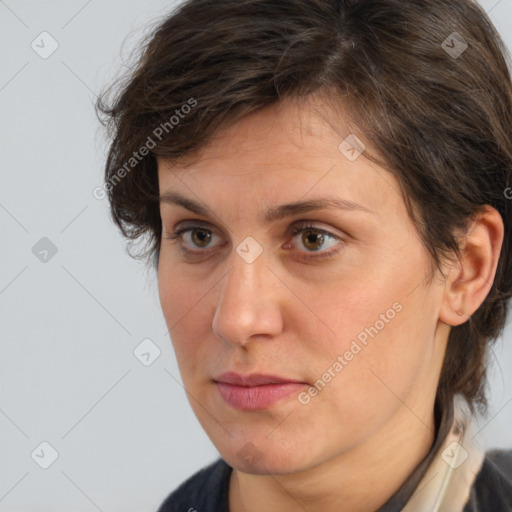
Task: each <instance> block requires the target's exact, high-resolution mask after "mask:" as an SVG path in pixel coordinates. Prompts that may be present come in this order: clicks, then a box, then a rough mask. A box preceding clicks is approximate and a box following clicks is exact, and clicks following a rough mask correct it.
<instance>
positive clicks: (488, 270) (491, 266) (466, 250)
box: [439, 205, 504, 326]
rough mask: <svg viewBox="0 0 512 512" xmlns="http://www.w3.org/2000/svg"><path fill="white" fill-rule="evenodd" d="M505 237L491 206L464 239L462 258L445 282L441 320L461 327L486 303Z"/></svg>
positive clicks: (461, 243)
mask: <svg viewBox="0 0 512 512" xmlns="http://www.w3.org/2000/svg"><path fill="white" fill-rule="evenodd" d="M503 236H504V225H503V219H502V218H501V215H500V214H499V212H498V211H497V210H496V209H494V208H492V207H491V206H488V205H487V206H486V209H485V211H484V212H483V213H480V214H478V215H477V217H476V218H475V219H474V220H473V221H472V222H471V225H470V227H469V229H468V231H467V234H465V235H463V236H462V237H461V242H460V251H461V258H460V260H459V261H458V262H457V263H456V264H454V265H452V266H451V268H450V270H449V274H448V276H447V278H446V281H445V289H444V296H443V301H442V304H441V309H440V312H439V319H440V320H441V321H443V322H444V323H446V324H448V325H452V326H457V325H461V324H463V323H464V322H466V321H467V320H468V319H469V317H470V316H471V315H472V314H473V313H474V312H475V311H476V310H477V309H478V308H479V307H480V305H481V304H482V303H483V302H484V300H485V298H486V297H487V295H488V294H489V291H490V290H491V287H492V284H493V282H494V277H495V275H496V269H497V266H498V261H499V257H500V252H501V247H502V244H503Z"/></svg>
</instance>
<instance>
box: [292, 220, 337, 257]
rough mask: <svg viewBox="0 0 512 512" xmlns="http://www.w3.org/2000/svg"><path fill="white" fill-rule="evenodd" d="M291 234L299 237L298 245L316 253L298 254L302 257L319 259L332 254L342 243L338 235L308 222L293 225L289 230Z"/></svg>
mask: <svg viewBox="0 0 512 512" xmlns="http://www.w3.org/2000/svg"><path fill="white" fill-rule="evenodd" d="M291 234H292V235H294V238H296V237H297V238H298V239H299V242H300V245H302V246H303V247H305V248H306V252H308V253H318V254H310V255H307V256H299V257H300V258H303V259H319V258H328V257H330V256H334V254H336V253H338V252H339V251H340V250H341V249H342V247H343V245H344V242H343V240H341V238H340V237H338V236H336V235H334V234H332V233H331V232H329V231H326V230H325V229H322V228H319V227H316V226H314V225H312V224H309V223H302V224H299V225H296V226H294V227H293V228H292V230H291ZM298 235H301V236H300V237H299V236H298ZM288 247H289V244H286V248H288ZM322 249H324V250H322ZM325 249H327V250H325Z"/></svg>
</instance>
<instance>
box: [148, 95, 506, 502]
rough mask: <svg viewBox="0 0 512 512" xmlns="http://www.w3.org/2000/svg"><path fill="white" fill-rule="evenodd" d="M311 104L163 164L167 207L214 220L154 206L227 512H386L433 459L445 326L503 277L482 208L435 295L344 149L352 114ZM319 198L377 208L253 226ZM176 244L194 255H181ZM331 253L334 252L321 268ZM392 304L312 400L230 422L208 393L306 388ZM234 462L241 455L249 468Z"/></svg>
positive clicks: (368, 175)
mask: <svg viewBox="0 0 512 512" xmlns="http://www.w3.org/2000/svg"><path fill="white" fill-rule="evenodd" d="M322 105H323V104H322V102H321V100H320V99H312V100H311V101H310V102H306V103H302V104H299V103H297V102H296V101H292V100H286V101H284V102H281V103H279V104H277V105H272V106H270V107H267V108H265V109H264V110H261V111H259V112H257V113H255V114H251V115H250V116H247V117H245V118H243V119H242V120H240V121H238V122H236V123H235V124H234V125H232V126H230V127H228V128H225V129H223V130H221V131H219V132H218V133H217V135H216V137H215V138H214V139H213V140H212V141H211V142H210V143H209V144H208V145H206V146H205V147H204V148H202V150H201V152H200V153H199V154H198V155H195V157H196V158H195V159H194V160H190V161H182V162H179V163H176V162H170V161H168V160H162V159H160V160H159V161H158V177H159V186H160V193H161V194H164V193H165V192H168V191H174V192H179V193H181V194H182V195H184V196H186V197H187V198H190V199H193V200H195V201H198V202H200V203H201V204H202V205H203V206H206V207H207V208H208V209H209V210H210V212H211V213H210V214H209V215H207V216H205V215H198V214H196V213H192V212H190V211H188V210H187V209H185V208H184V207H182V206H179V205H176V204H166V203H164V202H162V203H161V209H160V212H161V217H162V224H163V233H162V245H161V252H160V263H159V268H158V285H159V292H160V301H161V305H162V309H163V313H164V316H165V320H166V323H167V326H168V327H169V329H170V335H171V340H172V343H173V347H174V350H175V353H176V357H177V361H178V364H179V368H180V373H181V377H182V380H183V384H184V387H185V389H186V390H187V393H188V397H189V400H190V404H191V407H192V409H193V410H194V413H195V414H196V416H197V418H198V420H199V422H200V423H201V425H202V427H203V428H204V430H205V432H206V433H207V435H208V436H209V437H210V439H211V440H212V442H213V443H214V445H215V446H216V448H217V449H218V451H219V453H220V454H221V456H222V457H223V459H224V460H225V461H226V462H227V463H228V464H229V465H230V466H232V467H233V468H234V471H233V472H232V476H231V481H230V491H229V502H230V510H231V512H241V511H245V512H252V511H261V510H280V511H283V512H288V511H290V512H291V511H303V510H308V512H315V511H320V510H322V511H323V512H326V511H333V512H334V511H337V512H339V511H342V512H343V511H351V512H359V511H360V512H363V511H364V512H371V511H374V510H376V509H377V508H378V507H379V506H381V505H383V504H384V503H385V502H386V501H387V500H388V499H389V498H390V496H391V495H393V494H394V493H395V492H396V491H397V490H398V488H399V487H400V485H401V484H402V483H403V482H404V481H405V479H406V478H407V477H408V475H409V474H410V473H411V472H412V471H413V470H414V468H415V467H416V466H417V465H418V464H419V462H420V461H421V460H422V459H423V458H424V457H425V455H426V454H427V453H428V451H429V449H430V447H431V446H432V443H433V441H434V435H435V428H434V413H433V411H434V400H435V394H436V388H437V384H438V380H439V375H440V371H441V365H442V361H443V356H444V353H445V349H446V343H447V339H448V334H449V331H450V326H453V325H458V324H461V323H463V322H465V321H466V320H467V319H468V317H469V315H471V314H472V313H473V312H474V311H475V310H476V309H477V308H478V306H479V305H480V304H481V303H482V302H483V300H484V299H485V296H486V295H487V294H488V292H489V290H490V287H491V284H492V280H493V278H494V274H495V271H496V265H497V261H498V255H499V250H500V248H501V243H502V239H503V223H502V221H501V217H500V216H499V214H498V212H496V211H495V210H493V209H491V208H489V209H488V210H487V212H486V213H485V214H484V215H482V216H481V217H479V218H478V219H476V221H475V222H474V223H473V224H472V226H471V229H470V231H469V235H468V237H467V238H466V239H465V242H464V243H465V253H464V258H463V259H462V260H461V262H460V263H459V262H456V263H455V262H453V263H447V264H446V268H445V270H446V274H445V275H446V276H447V277H446V279H443V278H441V277H440V276H439V275H438V276H437V277H436V278H435V279H433V280H432V281H431V282H430V281H429V280H428V279H427V277H428V276H429V275H430V274H429V272H430V269H431V266H430V260H429V256H428V253H427V251H426V249H425V248H424V246H423V245H422V243H421V241H420V238H419V236H418V235H417V233H416V232H415V230H414V227H413V224H412V222H411V220H410V218H409V216H408V214H407V211H406V208H405V203H404V201H403V198H402V196H401V194H400V193H399V186H398V182H397V181H396V179H395V178H394V176H393V175H392V174H391V173H389V172H388V171H386V170H384V169H382V168H380V167H378V166H377V165H375V164H373V163H372V162H370V161H369V160H368V159H367V158H366V157H365V153H363V154H361V155H360V156H359V158H357V159H356V160H355V161H349V160H348V159H347V158H346V157H345V156H344V155H343V154H342V153H341V152H340V150H339V149H338V146H339V144H340V142H341V141H342V140H344V139H345V138H346V137H347V136H348V135H349V133H351V132H352V133H357V132H355V131H354V130H353V129H352V130H350V129H349V128H348V124H347V123H348V118H346V119H345V121H347V123H344V122H340V118H339V117H338V118H337V120H336V124H335V123H334V122H333V119H331V120H328V119H327V115H326V114H325V113H326V112H328V111H327V110H326V109H323V108H322ZM341 121H344V119H341ZM334 126H336V128H334ZM358 136H359V138H360V139H361V140H363V141H364V136H363V135H362V134H358ZM322 196H336V197H338V198H343V199H347V200H351V201H354V202H356V203H358V204H360V205H362V206H364V207H365V208H367V209H368V210H371V212H372V213H370V212H364V211H358V210H352V211H349V210H338V209H333V208H330V209H323V210H317V211H311V212H308V213H303V214H298V215H294V216H292V217H288V218H283V219H280V220H276V221H273V222H271V223H270V224H267V223H265V222H264V221H262V216H263V213H264V212H265V211H266V210H267V209H269V208H270V207H272V206H275V205H281V204H284V203H289V202H294V201H298V200H309V199H315V198H319V197H322ZM191 220H192V221H194V220H195V221H201V222H202V225H203V228H199V231H200V233H201V234H203V235H204V231H203V230H204V228H207V229H209V230H210V231H211V239H210V241H209V242H208V241H207V242H206V246H205V245H202V244H201V240H202V239H201V238H198V236H197V235H198V232H197V230H196V231H189V232H188V233H186V234H183V235H182V237H181V239H174V240H170V239H169V238H168V237H169V236H170V235H171V234H172V233H173V232H174V231H175V229H176V228H179V227H180V226H183V224H184V221H191ZM302 220H305V221H309V223H311V224H313V225H314V226H315V227H318V228H323V229H325V230H327V231H329V232H330V233H332V235H333V237H334V238H331V237H330V236H328V237H326V238H324V241H323V245H322V242H321V241H320V242H316V244H315V243H313V244H311V243H309V244H308V238H307V235H308V233H307V232H306V233H305V232H300V233H298V234H297V235H291V234H290V228H291V227H293V226H294V225H296V224H297V223H298V221H302ZM187 224H188V225H189V224H190V222H189V223H187ZM306 231H307V230H306ZM310 234H311V233H310ZM193 235H195V236H193ZM248 236H251V237H253V238H254V239H255V240H256V241H257V242H258V244H259V245H260V246H261V247H262V249H263V252H262V254H261V255H259V256H258V257H257V258H256V259H255V261H253V262H252V263H248V262H247V261H245V260H244V259H243V258H242V257H240V256H239V254H238V253H237V252H236V248H237V246H239V244H241V242H242V241H244V239H245V238H246V237H248ZM336 237H339V239H338V238H336ZM313 240H314V238H313ZM180 247H185V248H188V249H189V250H191V251H196V252H197V253H199V255H198V256H196V257H194V258H190V259H188V258H186V257H185V256H184V255H183V252H182V250H181V249H180ZM315 247H317V248H318V250H316V251H315V250H314V248H315ZM331 248H338V249H340V250H339V252H337V254H334V255H333V256H331V257H328V258H324V259H318V258H317V259H315V256H318V255H319V254H321V253H325V252H327V251H328V250H329V249H331ZM205 250H209V251H210V252H209V253H208V255H206V256H205V255H204V251H205ZM201 251H203V253H201ZM301 256H303V257H304V258H307V257H308V256H309V257H311V258H310V259H301ZM396 303H398V304H399V305H400V306H401V310H400V312H397V313H396V315H395V316H394V318H393V319H391V320H389V321H388V322H387V323H385V326H384V328H382V329H381V330H380V331H379V332H378V334H377V335H376V336H374V337H373V338H370V337H369V338H368V342H367V345H366V346H364V348H363V349H362V350H361V351H360V352H359V353H357V355H355V356H354V357H353V358H352V359H351V360H350V361H348V362H347V364H346V365H345V366H344V367H343V369H342V370H341V371H339V372H338V373H336V372H334V373H335V377H334V378H332V379H331V381H330V382H328V383H327V384H326V386H325V387H324V388H323V389H322V390H321V391H320V392H318V394H317V395H316V396H314V397H311V400H310V401H309V403H307V404H303V403H300V401H299V400H298V395H297V394H294V395H293V396H291V397H289V398H286V399H283V400H280V401H278V402H277V403H275V404H273V405H272V406H271V407H269V408H268V409H266V410H262V411H239V410H236V409H233V408H231V407H230V406H229V405H228V404H226V403H225V402H224V400H223V399H222V398H221V396H220V394H219V392H218V389H217V387H216V385H215V384H214V382H213V381H212V379H213V377H215V376H218V375H219V374H220V373H222V372H224V371H228V370H232V371H236V372H238V373H243V374H248V373H269V374H273V375H279V376H283V377H288V378H294V379H297V380H300V381H305V382H306V383H307V384H306V385H305V386H304V389H305V390H306V391H308V390H310V389H313V388H314V383H315V382H317V381H318V379H320V378H322V375H324V374H325V373H326V372H327V370H328V369H329V368H332V366H333V364H334V363H335V362H336V361H337V358H338V356H340V355H341V356H342V355H343V354H345V352H346V351H347V350H349V349H350V345H351V343H352V341H353V340H355V339H356V337H357V335H358V334H360V333H361V332H362V331H363V330H364V329H365V327H369V326H372V325H375V323H376V321H377V320H379V319H380V318H381V317H380V315H381V314H386V311H388V310H389V309H390V308H391V309H392V305H393V304H396ZM461 309H463V311H464V313H463V315H462V316H460V315H458V314H457V313H456V311H457V310H461ZM248 443H252V444H248ZM240 450H242V453H245V452H244V450H245V451H247V450H252V454H253V455H254V457H253V461H252V463H250V464H247V463H244V462H243V460H242V459H241V458H240V457H239V456H238V453H239V452H240Z"/></svg>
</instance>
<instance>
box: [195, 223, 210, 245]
mask: <svg viewBox="0 0 512 512" xmlns="http://www.w3.org/2000/svg"><path fill="white" fill-rule="evenodd" d="M190 237H191V239H192V243H193V244H194V245H196V246H197V247H206V246H207V245H208V244H209V243H210V240H211V238H212V232H211V231H209V230H207V229H202V228H194V229H192V230H191V232H190Z"/></svg>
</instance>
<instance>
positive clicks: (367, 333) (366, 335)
mask: <svg viewBox="0 0 512 512" xmlns="http://www.w3.org/2000/svg"><path fill="white" fill-rule="evenodd" d="M505 54H506V50H505V48H504V45H503V43H502V41H501V39H500V37H499V36H498V34H497V33H496V31H495V29H494V28H493V26H492V24H491V23H490V21H489V20H488V18H487V17H486V15H485V13H484V12H483V11H482V9H481V8H480V7H479V6H478V5H477V4H476V3H474V2H472V1H470V0H453V1H450V2H446V0H428V1H424V0H422V1H407V2H405V1H403V0H400V1H399V0H381V1H374V0H372V1H370V0H359V1H349V0H345V1H343V0H338V1H334V0H279V1H278V2H277V1H275V0H273V1H270V0H251V1H245V0H189V1H187V2H185V3H183V4H181V5H180V6H179V7H178V8H177V9H176V10H175V11H174V12H173V13H172V15H170V16H169V17H168V18H167V19H165V20H164V21H163V22H162V23H161V25H160V26H159V27H158V28H157V29H156V30H155V31H154V33H152V34H151V35H150V38H149V39H148V41H147V44H146V45H145V47H144V49H143V51H142V54H141V57H140V60H139V62H138V63H137V65H136V67H135V68H134V69H133V70H131V72H130V75H128V76H127V77H126V81H125V82H123V85H122V87H121V88H120V90H119V92H118V94H117V95H116V96H115V97H114V98H113V99H112V101H111V103H110V104H109V103H108V102H107V101H106V100H105V99H103V100H101V101H100V102H99V103H98V109H99V111H100V112H102V113H103V114H105V115H106V122H107V123H109V124H110V127H111V129H112V130H113V135H114V137H113V141H112V145H111V148H110V152H109V156H108V161H107V165H106V183H105V189H106V191H107V192H108V195H109V200H110V203H111V212H112V215H113V218H114V220H115V221H116V223H117V224H118V226H119V227H120V229H121V231H122V233H123V234H124V235H125V236H126V237H128V238H129V239H131V240H135V239H137V238H139V237H141V236H144V235H146V240H147V243H148V245H147V250H146V251H145V252H144V254H143V256H149V257H152V258H153V260H152V261H153V263H154V265H155V268H156V269H157V273H158V284H159V292H160V300H161V305H162V309H163V313H164V316H165V319H166V322H167V325H168V327H169V330H170V336H171V340H172V343H173V347H174V350H175V352H176V356H177V360H178V364H179V367H180V372H181V376H182V379H183V383H184V387H185V389H186V391H187V395H188V397H189V400H190V404H191V407H192V408H193V410H194V412H195V414H196V416H197V418H198V420H199V422H200V423H201V425H202V427H203V428H204V430H205V431H206V433H207V434H208V436H209V437H210V439H211V441H212V442H213V444H214V445H215V446H216V448H217V449H218V451H219V453H220V455H221V458H220V459H219V460H217V461H216V462H215V463H213V464H211V465H210V466H208V467H206V468H204V469H203V470H201V471H199V472H198V473H196V474H195V475H193V476H191V477H190V478H189V479H188V480H187V481H186V482H184V483H183V484H182V485H181V486H180V487H179V488H178V489H177V490H175V491H174V492H173V493H172V494H171V495H170V496H169V497H168V498H167V499H166V500H165V502H164V503H162V506H161V508H160V509H159V511H160V512H165V511H171V510H172V511H174V510H176V511H178V510H183V511H185V510H189V511H192V510H197V511H198V512H207V511H224V512H225V511H228V510H229V511H230V512H242V511H245V512H253V511H280V512H281V511H282V512H288V511H306V510H307V511H308V512H314V511H318V510H322V511H324V512H325V511H337V512H339V511H350V512H355V511H357V512H370V511H376V510H378V511H380V512H383V511H386V512H388V511H399V510H406V511H449V512H455V511H464V512H469V511H471V512H476V511H478V512H481V511H491V510H492V511H493V512H496V511H505V510H512V451H507V450H494V451H491V452H488V453H483V452H482V449H481V448H480V447H479V445H478V438H477V434H478V432H476V430H475V427H474V419H473V417H474V415H475V413H476V410H477V407H478V408H480V409H484V408H485V405H486V396H485V370H486V361H487V359H486V354H487V351H488V348H489V346H490V344H491V343H492V342H493V341H494V340H495V339H496V338H497V337H498V336H499V335H500V334H501V332H502V330H503V327H504V325H505V319H506V307H507V301H508V299H509V298H510V296H511V290H512V258H511V242H512V232H511V220H512V218H511V215H512V214H511V202H510V199H508V198H507V193H506V190H507V188H508V187H509V186H510V181H511V180H510V178H511V171H512V85H511V80H510V75H509V71H508V69H507V63H506V61H505Z"/></svg>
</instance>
